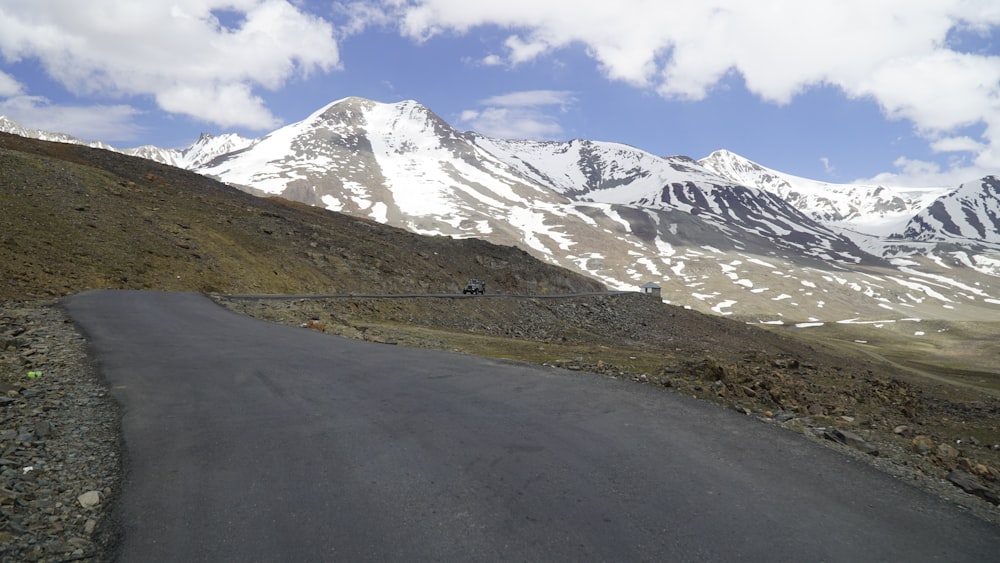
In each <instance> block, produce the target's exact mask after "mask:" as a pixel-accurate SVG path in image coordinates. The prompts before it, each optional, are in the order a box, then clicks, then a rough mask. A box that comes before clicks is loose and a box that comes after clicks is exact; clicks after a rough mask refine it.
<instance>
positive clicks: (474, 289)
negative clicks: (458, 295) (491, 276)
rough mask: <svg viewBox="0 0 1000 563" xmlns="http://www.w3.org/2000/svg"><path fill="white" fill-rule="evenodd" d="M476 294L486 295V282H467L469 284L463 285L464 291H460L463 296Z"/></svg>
mask: <svg viewBox="0 0 1000 563" xmlns="http://www.w3.org/2000/svg"><path fill="white" fill-rule="evenodd" d="M477 293H478V294H479V295H483V294H484V293H486V282H484V281H483V280H476V279H472V280H469V283H467V284H465V289H463V290H462V294H464V295H468V294H472V295H476V294H477Z"/></svg>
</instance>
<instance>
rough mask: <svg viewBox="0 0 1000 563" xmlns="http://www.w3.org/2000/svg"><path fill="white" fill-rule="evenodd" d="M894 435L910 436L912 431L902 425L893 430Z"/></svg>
mask: <svg viewBox="0 0 1000 563" xmlns="http://www.w3.org/2000/svg"><path fill="white" fill-rule="evenodd" d="M892 433H893V434H898V435H900V436H909V435H910V433H911V431H910V427H909V426H907V425H905V424H900V425H899V426H897V427H895V428H893V429H892Z"/></svg>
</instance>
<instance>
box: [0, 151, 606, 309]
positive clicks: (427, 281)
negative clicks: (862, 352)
mask: <svg viewBox="0 0 1000 563" xmlns="http://www.w3.org/2000/svg"><path fill="white" fill-rule="evenodd" d="M0 218H2V221H3V230H2V232H0V270H2V274H3V275H2V277H3V280H4V283H3V284H2V286H0V299H2V298H21V297H39V296H54V295H64V294H68V293H73V292H76V291H80V290H83V289H88V288H128V289H162V290H184V291H204V292H224V293H347V292H352V293H358V292H362V293H398V292H421V293H428V292H431V293H436V292H456V291H459V290H460V289H461V287H462V285H463V284H464V283H465V281H466V280H465V278H467V277H482V278H487V279H489V280H490V286H489V288H490V290H492V291H503V292H511V293H546V292H552V293H563V292H574V291H595V290H603V286H602V285H601V284H600V283H598V282H596V281H594V280H591V279H589V278H586V277H583V276H580V275H578V274H574V273H572V272H569V271H567V270H563V269H560V268H556V267H552V266H548V265H545V264H542V263H541V262H538V261H537V260H535V259H533V258H531V257H530V256H528V254H527V253H525V252H523V251H521V250H519V249H517V248H512V247H501V246H497V245H493V244H490V243H486V242H483V241H479V240H453V239H451V238H447V237H421V236H417V235H414V234H412V233H408V232H406V231H402V230H400V229H395V228H391V227H386V226H384V225H380V224H377V223H373V222H370V221H365V220H362V219H357V218H352V217H348V216H345V215H340V214H337V213H333V212H330V211H325V210H321V209H318V208H313V207H308V206H305V205H302V204H298V203H292V202H288V201H285V200H280V199H265V198H258V197H254V196H251V195H249V194H246V193H244V192H241V191H239V190H236V189H233V188H229V187H227V186H225V185H223V184H221V183H218V182H215V181H213V180H210V179H208V178H205V177H203V176H200V175H197V174H194V173H190V172H187V171H183V170H180V169H177V168H172V167H169V166H163V165H159V164H156V163H154V162H151V161H147V160H144V159H140V158H134V157H129V156H124V155H120V154H117V153H112V152H108V151H103V150H96V149H90V148H87V147H82V146H77V145H68V144H61V143H48V142H44V141H37V140H32V139H26V138H22V137H17V136H12V135H8V134H0Z"/></svg>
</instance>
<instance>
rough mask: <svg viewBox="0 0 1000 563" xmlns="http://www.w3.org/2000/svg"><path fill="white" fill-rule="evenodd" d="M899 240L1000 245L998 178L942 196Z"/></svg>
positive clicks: (984, 179)
mask: <svg viewBox="0 0 1000 563" xmlns="http://www.w3.org/2000/svg"><path fill="white" fill-rule="evenodd" d="M901 237H902V238H905V239H912V240H918V241H930V242H956V241H965V242H973V243H979V242H989V243H998V244H1000V178H998V177H996V176H987V177H985V178H983V179H981V180H977V181H975V182H967V183H965V184H962V185H961V186H959V187H958V189H957V190H955V191H952V192H950V193H947V194H945V195H942V196H941V197H939V198H937V199H936V200H934V202H933V203H931V204H930V205H929V206H927V207H926V208H924V209H923V210H921V211H920V212H919V213H917V214H916V215H915V216H913V218H912V219H910V220H909V222H907V223H906V226H905V227H904V229H903V231H902V235H901Z"/></svg>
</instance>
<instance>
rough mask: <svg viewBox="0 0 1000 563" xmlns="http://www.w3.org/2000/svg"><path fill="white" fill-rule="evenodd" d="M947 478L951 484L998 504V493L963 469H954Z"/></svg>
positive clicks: (999, 499)
mask: <svg viewBox="0 0 1000 563" xmlns="http://www.w3.org/2000/svg"><path fill="white" fill-rule="evenodd" d="M948 480H949V481H951V483H952V484H953V485H955V486H956V487H958V488H959V489H962V490H963V491H965V492H967V493H969V494H970V495H975V496H977V497H979V498H981V499H983V500H985V501H986V502H989V503H990V504H995V505H998V506H1000V493H997V491H995V490H993V489H991V488H989V487H987V486H986V485H984V484H983V483H981V482H979V480H978V479H976V478H975V477H973V476H972V475H969V474H968V473H966V472H964V471H957V470H956V471H952V472H951V473H949V474H948Z"/></svg>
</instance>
